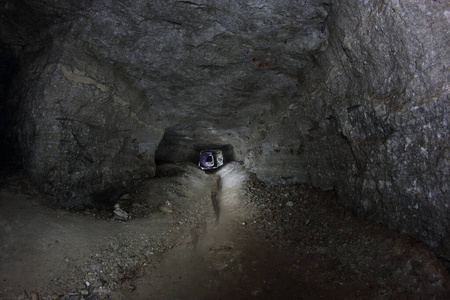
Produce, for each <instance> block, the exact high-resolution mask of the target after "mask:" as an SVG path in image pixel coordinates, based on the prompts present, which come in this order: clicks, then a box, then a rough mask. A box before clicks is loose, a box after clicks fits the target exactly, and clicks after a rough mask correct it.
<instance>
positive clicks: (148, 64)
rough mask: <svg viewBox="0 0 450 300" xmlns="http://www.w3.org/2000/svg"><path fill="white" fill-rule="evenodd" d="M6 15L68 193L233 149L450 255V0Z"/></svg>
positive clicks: (51, 159) (113, 190) (38, 165)
mask: <svg viewBox="0 0 450 300" xmlns="http://www.w3.org/2000/svg"><path fill="white" fill-rule="evenodd" d="M0 11H1V13H2V15H3V18H2V19H1V20H0V22H1V23H0V25H1V28H2V29H1V31H0V39H1V40H0V41H1V44H2V45H8V47H9V50H8V51H9V52H8V51H3V50H2V52H1V53H12V54H11V55H10V54H8V55H9V56H11V61H12V60H15V61H16V60H17V61H18V62H19V63H18V65H19V67H18V68H17V70H18V71H17V72H15V75H14V80H13V83H12V84H11V85H10V86H9V90H8V92H2V95H10V94H12V95H13V96H11V97H10V96H8V99H9V100H8V101H9V102H8V103H10V102H11V101H12V102H14V101H15V102H14V103H16V104H15V105H16V106H18V107H19V106H20V110H19V112H20V113H19V114H18V115H17V116H16V117H17V120H18V124H19V125H18V127H17V130H18V131H19V140H20V146H21V149H22V156H23V163H24V167H25V168H26V170H27V172H28V173H29V175H30V176H31V178H33V180H34V181H35V182H36V183H37V184H38V185H39V186H40V187H41V189H42V190H44V191H45V192H47V193H49V194H51V195H53V196H55V198H56V199H57V200H58V201H59V203H60V204H61V205H64V206H72V207H83V206H92V205H93V206H96V205H101V204H105V203H106V204H113V203H114V201H115V200H117V197H118V196H119V195H120V193H121V192H122V191H123V190H126V189H127V188H128V187H129V186H130V185H132V184H133V183H134V182H136V181H138V180H139V179H142V178H146V177H152V176H153V175H154V169H155V158H156V159H157V160H158V159H159V160H161V161H163V160H174V161H176V160H184V159H186V160H192V155H194V154H195V151H197V150H198V149H199V148H201V147H202V146H208V147H209V146H215V147H224V149H225V148H226V149H228V150H229V157H230V158H232V159H236V160H239V161H242V162H244V164H245V165H246V167H247V168H248V169H250V170H251V171H253V172H255V173H256V174H257V175H258V177H259V178H261V179H263V180H265V181H266V182H268V183H277V182H303V183H308V184H311V185H313V186H315V187H319V188H321V189H335V190H336V192H337V194H338V195H339V199H340V203H341V204H342V205H343V206H345V207H347V208H349V209H351V210H352V211H353V212H354V213H355V214H357V215H360V216H363V217H365V218H368V219H371V220H374V221H377V222H380V223H382V224H385V225H386V226H388V227H390V228H395V229H398V230H400V231H403V232H407V233H408V234H411V235H413V236H414V237H416V238H418V239H420V240H422V241H423V242H425V243H426V244H428V245H430V246H431V247H432V248H433V249H434V250H435V252H436V253H437V254H439V255H440V256H441V257H446V258H450V240H449V237H450V232H449V230H450V229H449V228H450V219H449V216H450V203H449V202H448V199H449V198H450V197H449V185H448V182H450V181H449V177H450V176H449V172H450V168H449V165H450V161H449V140H448V135H449V132H448V123H449V117H448V115H449V114H448V108H449V107H450V105H449V104H450V103H449V98H448V77H449V76H448V75H449V74H448V66H447V63H448V61H449V58H450V57H449V52H448V50H447V49H448V48H449V42H448V38H447V35H448V28H449V19H448V14H449V13H448V4H447V3H446V2H445V1H428V2H419V1H406V2H405V1H403V2H399V1H391V2H383V1H356V2H355V1H350V0H342V1H331V0H330V1H321V2H316V1H287V0H277V1H263V0H261V1H253V0H252V1H244V0H238V1H231V2H230V1H207V0H198V1H176V0H174V1H129V2H128V1H118V0H117V1H114V0H102V1H88V0H87V1H64V3H61V2H58V1H36V0H33V1H31V0H20V1H4V3H3V4H1V6H0ZM3 48H5V47H3V46H2V49H3ZM5 49H6V48H5ZM2 55H3V54H2ZM8 59H9V58H8ZM2 82H6V81H2ZM11 99H12V100H11ZM14 111H16V110H14ZM11 124H15V123H14V122H11ZM161 141H162V142H161ZM158 147H159V148H158ZM193 153H194V154H193Z"/></svg>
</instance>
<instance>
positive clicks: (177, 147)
mask: <svg viewBox="0 0 450 300" xmlns="http://www.w3.org/2000/svg"><path fill="white" fill-rule="evenodd" d="M207 150H215V151H221V152H222V156H223V163H224V164H226V163H227V162H232V161H235V150H234V146H233V145H232V144H231V143H230V141H229V140H227V139H226V138H225V137H224V136H222V135H221V134H220V132H217V131H215V130H213V129H212V128H211V126H209V125H207V124H202V123H200V124H194V125H192V124H189V125H186V124H177V125H175V126H173V127H170V128H168V129H166V131H165V133H164V136H163V138H162V140H161V142H160V143H159V145H158V148H157V149H156V152H155V163H156V165H161V164H165V163H177V162H191V163H193V164H195V165H197V164H198V162H199V158H200V153H201V152H202V151H207Z"/></svg>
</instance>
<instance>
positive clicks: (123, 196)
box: [120, 194, 132, 200]
mask: <svg viewBox="0 0 450 300" xmlns="http://www.w3.org/2000/svg"><path fill="white" fill-rule="evenodd" d="M131 198H132V197H131V196H130V194H124V195H122V197H120V200H130V199H131Z"/></svg>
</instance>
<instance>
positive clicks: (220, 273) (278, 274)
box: [0, 163, 450, 299]
mask: <svg viewBox="0 0 450 300" xmlns="http://www.w3.org/2000/svg"><path fill="white" fill-rule="evenodd" d="M117 202H118V204H119V205H120V207H121V209H123V210H124V211H126V212H127V213H128V214H129V216H130V217H131V218H130V219H129V220H127V221H122V220H117V219H115V218H114V214H113V212H112V210H109V211H101V210H95V209H89V210H85V211H71V210H65V209H60V208H57V207H55V206H54V205H52V203H51V201H50V200H49V199H47V198H46V197H44V196H43V195H41V194H40V193H39V192H38V191H37V190H36V189H35V188H34V187H33V185H32V184H30V183H29V182H28V180H27V179H26V177H25V176H24V175H23V174H22V173H20V172H16V173H13V174H10V175H8V176H3V178H2V182H1V190H0V205H1V206H0V209H1V210H0V217H1V219H0V220H1V221H0V226H1V227H0V238H1V241H2V243H1V245H0V252H1V258H0V268H1V270H2V272H1V277H0V299H449V298H450V277H449V274H448V272H447V271H446V269H445V267H444V266H443V264H442V262H441V261H439V260H438V259H437V258H436V257H435V255H434V254H433V253H432V252H431V251H430V250H429V249H428V248H427V247H425V246H424V245H422V244H421V243H419V242H418V241H416V240H414V239H413V238H411V237H408V236H406V235H402V234H399V233H397V232H395V231H392V230H388V229H386V228H384V227H382V226H381V225H378V224H375V223H372V222H367V221H364V220H362V219H359V218H356V217H354V216H353V215H352V214H351V213H350V212H348V211H346V210H344V209H342V208H341V207H340V206H339V205H338V203H337V200H336V197H335V195H334V193H333V192H332V191H328V192H323V191H322V192H321V191H317V190H314V189H312V188H310V187H307V186H302V185H294V184H293V185H277V186H266V185H265V184H263V183H262V182H260V181H258V180H257V179H256V178H255V176H254V175H252V174H249V173H248V172H247V171H246V170H245V169H244V168H243V166H242V165H241V164H239V163H230V164H227V165H225V166H224V167H222V168H221V169H219V170H217V171H215V172H203V171H201V170H199V169H197V168H196V167H195V165H193V164H189V163H186V164H166V165H162V166H159V167H158V171H157V177H156V178H154V179H152V180H149V181H147V182H145V183H143V184H142V185H140V186H139V187H138V188H136V189H133V190H130V191H127V193H125V194H124V196H123V197H122V199H121V200H118V201H117Z"/></svg>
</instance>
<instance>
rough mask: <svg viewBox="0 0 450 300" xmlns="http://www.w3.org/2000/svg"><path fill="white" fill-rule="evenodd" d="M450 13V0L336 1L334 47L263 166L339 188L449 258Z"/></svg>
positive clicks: (276, 131)
mask: <svg viewBox="0 0 450 300" xmlns="http://www.w3.org/2000/svg"><path fill="white" fill-rule="evenodd" d="M448 15H449V11H448V5H447V4H446V3H445V1H428V2H422V1H402V2H400V1H393V2H383V1H336V2H333V6H332V10H331V13H330V15H329V17H328V20H327V25H328V28H329V32H330V39H329V47H328V48H327V50H326V51H325V52H324V53H323V54H320V55H319V56H318V57H317V60H316V61H317V67H316V69H314V70H313V69H311V70H310V72H309V75H310V77H309V78H308V79H307V80H305V81H304V82H303V86H305V88H304V90H303V95H302V96H301V97H300V99H301V100H300V101H299V102H298V103H296V104H295V105H297V106H298V107H297V108H296V107H293V108H292V110H291V111H288V112H287V113H286V114H285V115H284V116H283V117H282V118H281V119H280V121H279V122H275V124H274V125H273V126H270V127H267V128H266V130H267V134H265V135H263V142H262V147H261V148H262V149H261V150H262V154H261V155H260V157H259V158H258V160H257V161H256V163H255V164H254V166H255V167H254V169H255V170H256V171H257V172H258V173H259V174H260V176H261V177H263V178H266V180H269V181H273V180H279V179H277V178H276V177H280V176H285V178H291V179H294V180H298V181H303V182H309V183H311V184H313V185H315V186H318V187H321V188H334V189H335V190H336V191H337V193H338V195H339V201H340V203H341V204H342V205H344V206H345V207H347V208H349V209H351V210H352V211H353V212H354V213H355V214H357V215H359V216H363V217H365V218H368V219H371V220H374V221H377V222H380V223H382V224H384V225H386V226H388V227H390V228H393V229H398V230H400V231H402V232H406V233H408V234H411V235H413V236H415V237H416V238H418V239H419V240H421V241H424V242H425V243H426V244H428V245H430V246H431V247H432V248H433V249H434V250H435V252H436V253H437V254H438V255H440V256H441V257H446V258H449V257H450V202H449V199H450V193H449V182H450V180H449V179H450V176H449V175H450V168H449V166H450V161H449V158H450V157H449V145H450V143H449V139H448V136H449V107H450V105H449V104H450V101H449V91H448V88H449V87H448V78H449V72H448V62H449V61H450V54H449V52H448V50H447V49H448V48H449V46H450V45H449V41H448V37H447V35H448V29H449V19H448ZM283 123H284V124H283ZM286 128H288V129H287V130H286ZM291 137H295V138H291ZM293 152H294V153H293ZM277 153H278V154H283V153H286V154H285V155H283V156H279V155H277ZM267 162H271V163H268V164H267ZM277 165H279V166H283V168H284V171H282V170H279V171H278V172H275V173H273V172H272V170H274V169H276V166H277ZM274 177H275V178H274Z"/></svg>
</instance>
